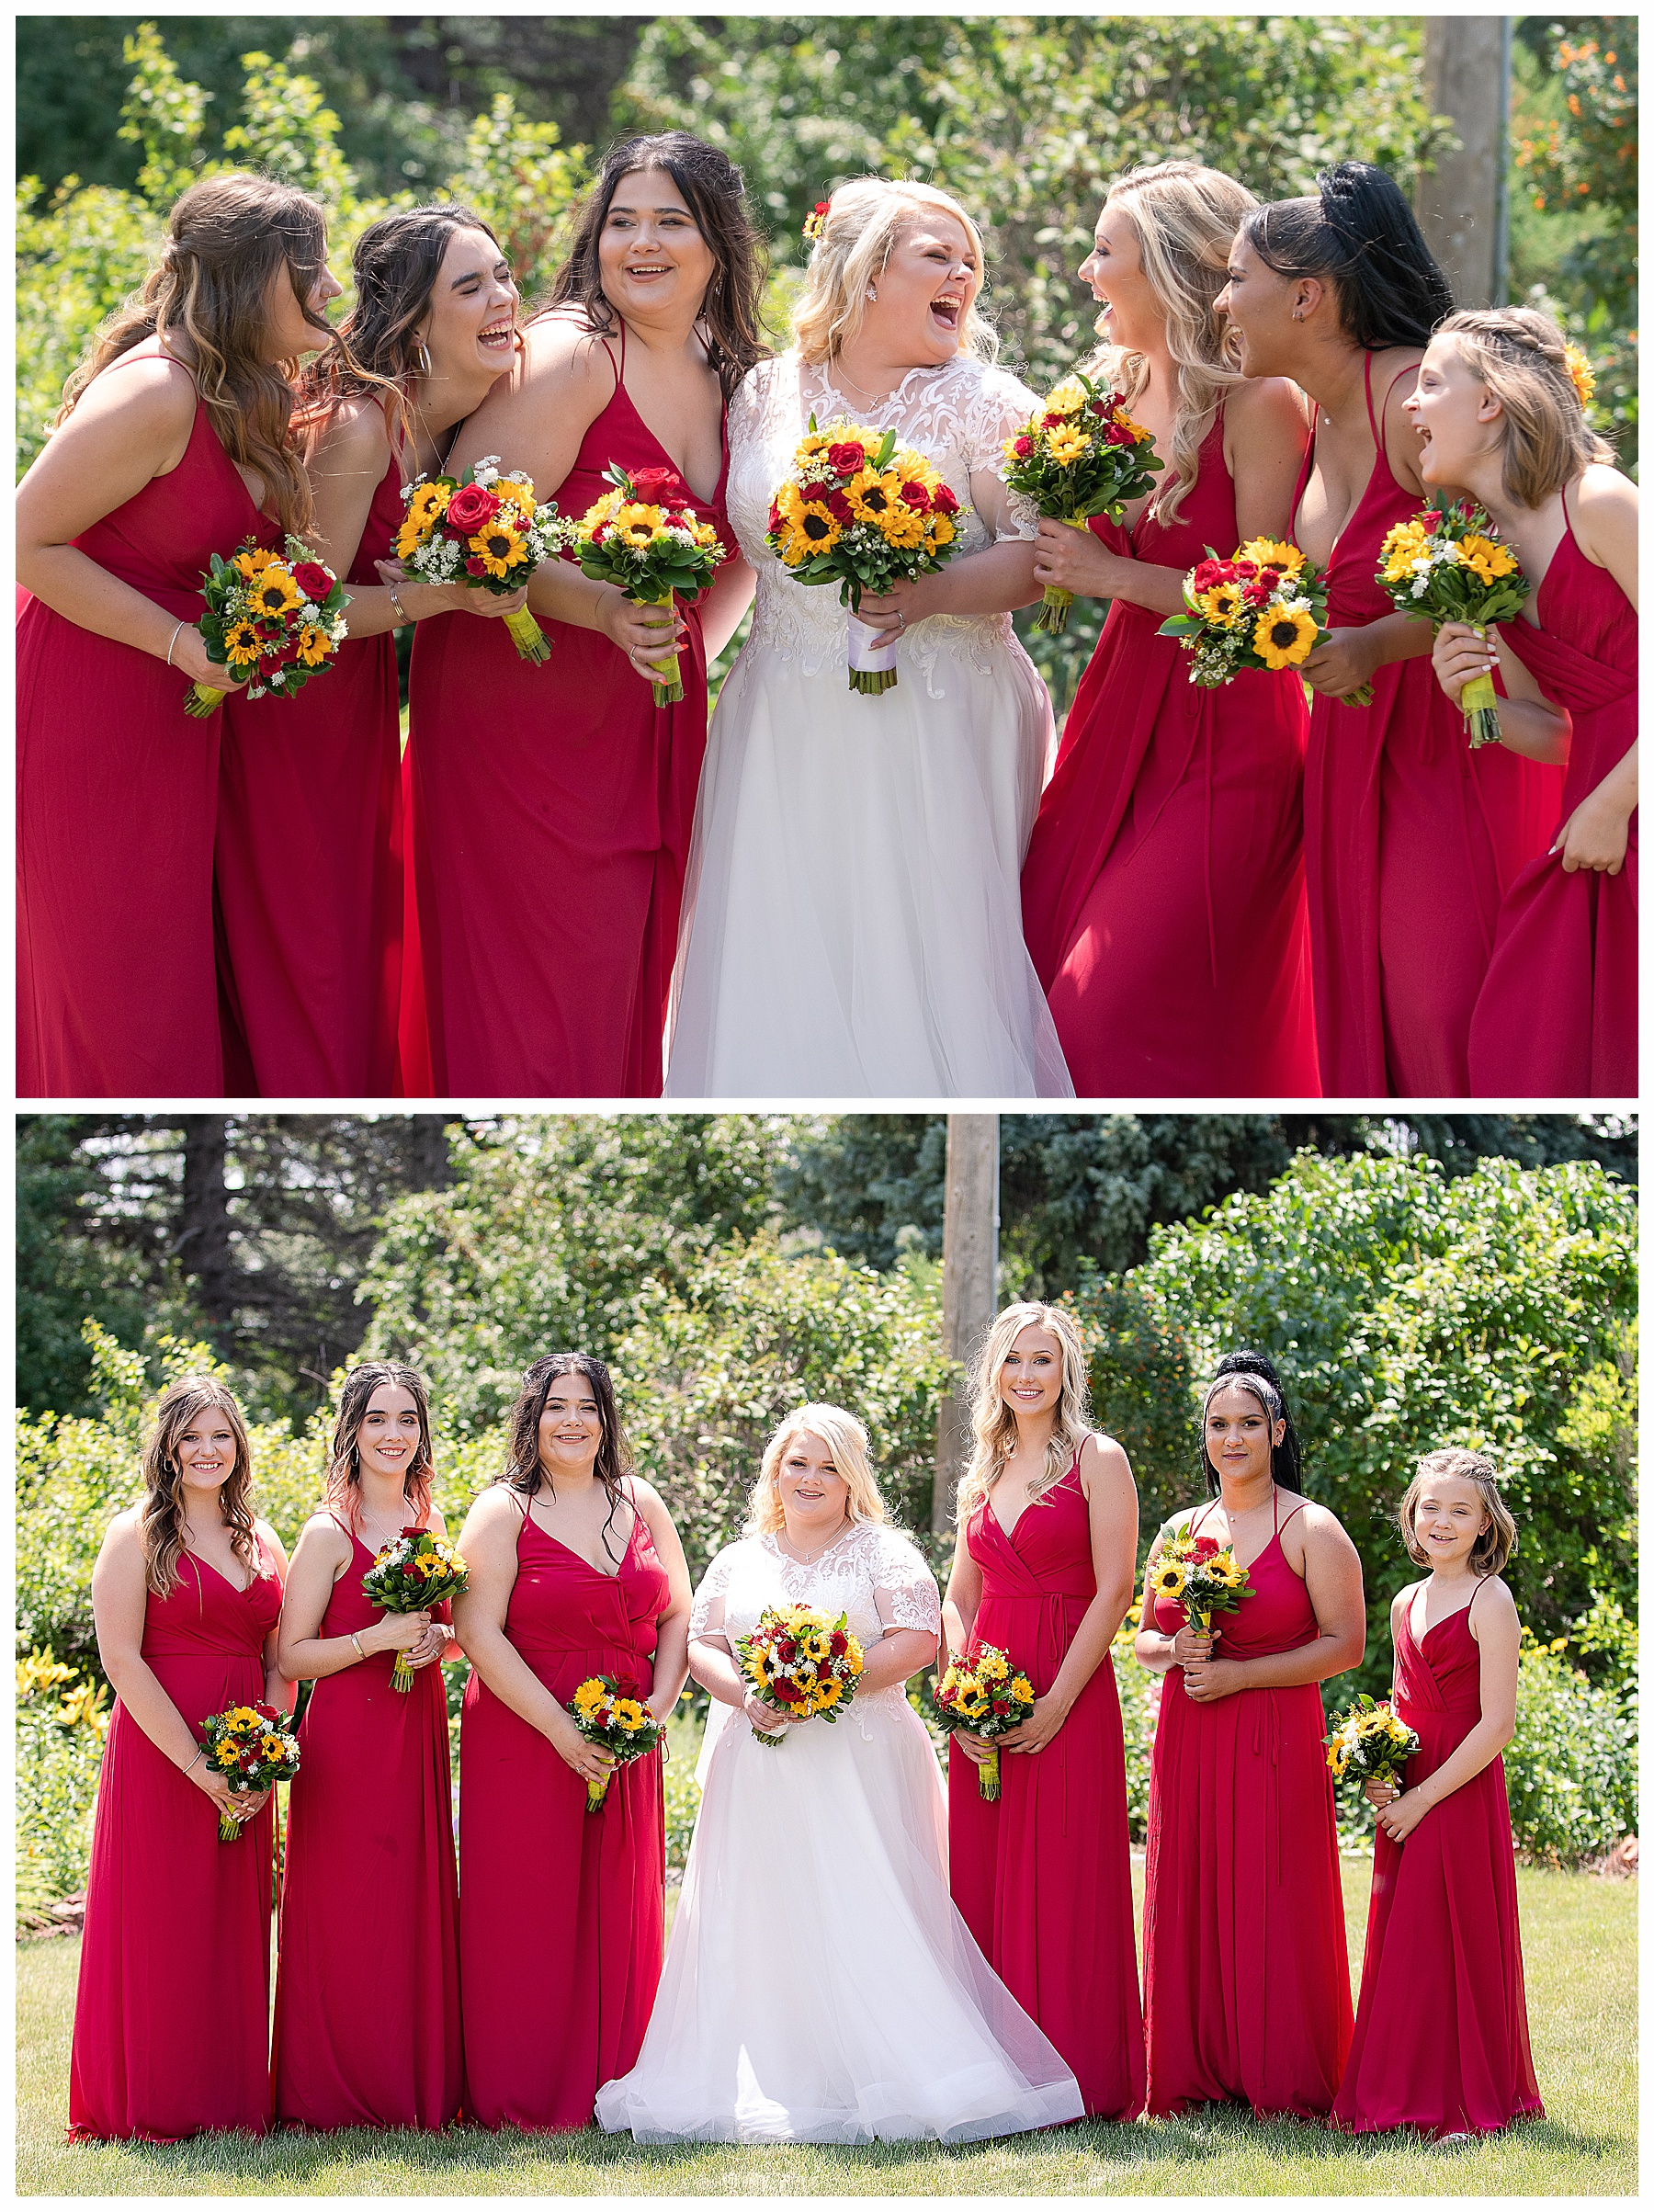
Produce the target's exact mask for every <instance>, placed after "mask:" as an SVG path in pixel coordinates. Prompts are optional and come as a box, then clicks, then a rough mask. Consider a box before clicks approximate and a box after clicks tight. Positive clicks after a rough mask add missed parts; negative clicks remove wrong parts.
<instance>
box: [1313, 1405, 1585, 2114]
mask: <svg viewBox="0 0 1654 2212" xmlns="http://www.w3.org/2000/svg"><path fill="white" fill-rule="evenodd" d="M1498 1480H1499V1478H1498V1476H1497V1475H1496V1474H1495V1473H1494V1470H1493V1469H1492V1467H1491V1466H1490V1463H1489V1462H1488V1461H1487V1460H1486V1459H1484V1458H1482V1457H1481V1456H1480V1454H1479V1453H1478V1452H1468V1451H1458V1450H1452V1449H1449V1450H1446V1451H1439V1452H1432V1453H1430V1454H1429V1456H1428V1457H1427V1458H1423V1459H1421V1460H1420V1462H1419V1471H1418V1473H1417V1474H1416V1475H1415V1476H1414V1478H1413V1480H1412V1482H1411V1483H1410V1486H1409V1488H1408V1492H1407V1495H1406V1497H1405V1498H1403V1499H1402V1501H1401V1510H1400V1514H1399V1520H1400V1524H1401V1536H1402V1540H1403V1542H1404V1543H1405V1544H1406V1546H1407V1550H1408V1556H1409V1557H1410V1559H1411V1560H1414V1561H1415V1562H1416V1564H1417V1565H1419V1566H1421V1567H1428V1568H1429V1569H1430V1573H1429V1574H1428V1576H1427V1577H1426V1578H1425V1580H1424V1581H1423V1582H1410V1583H1409V1584H1408V1586H1407V1588H1406V1589H1405V1590H1401V1591H1399V1592H1398V1593H1397V1595H1396V1599H1395V1603H1394V1604H1393V1605H1391V1607H1390V1638H1391V1640H1392V1642H1393V1643H1394V1645H1395V1650H1396V1673H1395V1685H1394V1689H1393V1691H1392V1699H1393V1704H1394V1707H1395V1710H1396V1711H1397V1712H1398V1713H1399V1715H1400V1717H1401V1719H1403V1720H1405V1721H1406V1722H1407V1724H1408V1726H1409V1727H1410V1728H1411V1729H1414V1730H1417V1731H1418V1736H1419V1750H1418V1752H1417V1753H1415V1755H1414V1756H1413V1757H1412V1758H1411V1759H1410V1760H1409V1761H1408V1763H1407V1768H1406V1773H1405V1776H1404V1779H1405V1782H1406V1787H1405V1789H1404V1790H1402V1791H1401V1792H1400V1793H1399V1794H1398V1792H1397V1791H1396V1790H1395V1789H1394V1788H1392V1787H1390V1786H1389V1784H1388V1783H1381V1782H1369V1783H1368V1784H1367V1786H1366V1794H1367V1796H1368V1797H1369V1798H1371V1799H1372V1801H1373V1803H1374V1804H1375V1805H1376V1806H1377V1807H1378V1808H1379V1813H1378V1827H1379V1833H1378V1836H1377V1838H1376V1843H1375V1845H1374V1853H1373V1896H1372V1903H1371V1906H1370V1908H1369V1911H1368V1914H1367V1936H1366V1956H1365V1958H1364V1959H1363V1961H1362V1968H1361V2002H1360V2005H1359V2006H1358V2008H1357V2010H1356V2013H1355V2035H1354V2041H1353V2042H1352V2044H1351V2046H1350V2062H1349V2065H1348V2066H1347V2067H1346V2069H1345V2070H1344V2078H1343V2081H1342V2083H1341V2084H1340V2087H1339V2092H1338V2098H1337V2101H1336V2103H1335V2104H1333V2107H1332V2117H1333V2119H1334V2120H1335V2121H1336V2122H1337V2123H1338V2124H1339V2125H1340V2126H1341V2127H1348V2128H1351V2129H1353V2130H1354V2132H1355V2133H1357V2134H1363V2133H1365V2132H1366V2131H1367V2130H1369V2129H1373V2128H1381V2127H1419V2128H1422V2129H1423V2131H1424V2132H1425V2133H1426V2134H1427V2135H1432V2136H1437V2137H1440V2138H1444V2139H1448V2140H1452V2139H1458V2140H1463V2139H1464V2138H1465V2137H1466V2136H1467V2135H1469V2134H1471V2133H1477V2134H1482V2133H1491V2132H1492V2131H1494V2130H1495V2129H1498V2128H1501V2127H1507V2126H1508V2125H1509V2123H1510V2122H1511V2121H1512V2120H1513V2119H1516V2118H1517V2117H1519V2116H1521V2115H1523V2114H1527V2113H1533V2114H1542V2113H1543V2112H1544V2110H1545V2107H1544V2105H1543V2104H1541V2103H1540V2101H1539V2083H1538V2082H1537V2081H1536V2079H1535V2074H1534V2059H1533V2053H1532V2051H1531V2050H1530V2049H1529V2048H1528V2023H1527V1999H1526V1996H1525V1994H1524V1990H1523V1982H1522V1933H1521V1930H1520V1928H1519V1927H1518V1926H1517V1921H1516V1860H1515V1854H1514V1853H1513V1851H1512V1847H1511V1809H1510V1806H1509V1803H1508V1802H1507V1800H1506V1798H1505V1780H1504V1761H1503V1760H1502V1759H1501V1756H1500V1753H1501V1751H1502V1750H1503V1748H1504V1746H1505V1745H1506V1744H1507V1743H1508V1742H1509V1741H1511V1738H1512V1735H1513V1734H1514V1732H1515V1728H1516V1660H1517V1650H1518V1647H1519V1646H1520V1644H1521V1641H1522V1624H1521V1622H1520V1621H1519V1620H1518V1619H1517V1617H1516V1607H1515V1605H1514V1603H1513V1601H1512V1597H1511V1593H1510V1591H1509V1589H1508V1588H1507V1587H1506V1585H1505V1584H1504V1583H1503V1582H1501V1580H1500V1570H1501V1567H1502V1566H1503V1565H1504V1563H1505V1561H1506V1560H1508V1559H1509V1558H1510V1556H1511V1554H1512V1552H1513V1551H1514V1550H1515V1548H1516V1524H1515V1522H1514V1521H1513V1520H1512V1518H1511V1514H1510V1509H1509V1508H1508V1507H1507V1506H1506V1504H1505V1503H1504V1500H1503V1499H1502V1498H1501V1496H1500V1494H1499V1489H1498ZM1404 1843H1405V1845H1406V1849H1405V1850H1404V1849H1403V1848H1402V1845H1403V1844H1404Z"/></svg>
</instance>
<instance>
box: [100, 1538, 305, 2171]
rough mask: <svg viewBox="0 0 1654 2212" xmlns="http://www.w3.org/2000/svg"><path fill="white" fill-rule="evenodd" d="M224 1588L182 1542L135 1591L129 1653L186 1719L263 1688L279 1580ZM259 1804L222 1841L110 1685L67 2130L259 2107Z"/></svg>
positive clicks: (170, 2132)
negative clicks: (148, 1585)
mask: <svg viewBox="0 0 1654 2212" xmlns="http://www.w3.org/2000/svg"><path fill="white" fill-rule="evenodd" d="M261 1565H262V1567H263V1571H262V1572H260V1573H259V1574H258V1575H257V1576H256V1577H255V1579H254V1580H253V1581H252V1582H250V1583H249V1584H248V1586H247V1588H246V1589H245V1590H238V1589H237V1588H236V1587H235V1585H234V1583H233V1582H226V1581H225V1579H224V1577H223V1576H222V1575H221V1573H220V1572H219V1571H218V1570H217V1568H216V1567H211V1566H209V1565H208V1564H207V1563H206V1561H205V1560H198V1559H197V1558H196V1557H195V1555H194V1554H193V1553H192V1552H186V1553H185V1555H184V1556H183V1558H182V1559H181V1560H179V1562H178V1574H179V1580H178V1582H176V1584H175V1585H174V1587H173V1590H172V1593H171V1594H170V1595H169V1596H166V1597H157V1596H156V1595H155V1594H154V1593H153V1591H152V1592H151V1593H150V1596H149V1603H148V1605H147V1606H146V1607H145V1610H144V1621H143V1643H142V1652H143V1657H144V1659H145V1660H146V1661H147V1662H148V1663H149V1665H150V1667H151V1668H152V1669H153V1673H154V1675H155V1679H156V1680H157V1681H158V1682H159V1683H160V1685H161V1687H162V1688H163V1689H164V1691H165V1692H166V1695H167V1696H169V1697H170V1698H171V1699H172V1701H173V1703H174V1704H175V1705H176V1707H177V1708H178V1710H179V1712H180V1713H181V1714H182V1715H183V1717H184V1719H186V1720H187V1722H188V1723H189V1726H190V1728H191V1729H192V1730H196V1731H197V1732H199V1729H200V1724H201V1722H202V1721H203V1720H205V1719H208V1718H209V1716H210V1715H211V1714H213V1713H221V1712H223V1711H224V1710H225V1708H226V1707H229V1706H232V1705H247V1704H251V1703H252V1702H253V1701H254V1700H255V1699H257V1698H261V1697H262V1696H264V1679H265V1678H264V1662H263V1657H262V1654H263V1650H264V1645H265V1639H266V1637H267V1636H268V1635H269V1633H270V1630H271V1629H272V1628H274V1627H275V1626H276V1621H277V1616H278V1614H279V1613H280V1611H281V1584H280V1583H279V1582H278V1580H277V1579H276V1576H275V1575H274V1574H273V1573H272V1572H270V1571H269V1565H268V1561H267V1560H263V1561H261ZM273 1828H274V1822H273V1818H272V1812H271V1808H270V1807H269V1806H268V1805H266V1807H265V1809H264V1810H263V1811H262V1812H261V1813H259V1814H258V1816H257V1817H256V1819H255V1820H251V1821H248V1822H247V1824H246V1826H245V1827H244V1829H243V1830H242V1832H241V1834H240V1835H239V1836H237V1837H236V1839H235V1841H234V1842H233V1843H220V1841H219V1816H218V1808H217V1807H216V1806H215V1805H214V1804H213V1802H212V1800H211V1798H209V1797H208V1796H207V1794H206V1792H205V1791H204V1790H201V1789H198V1788H197V1787H196V1785H195V1784H194V1783H193V1782H188V1781H186V1780H185V1778H184V1776H183V1775H181V1774H180V1773H179V1771H178V1769H177V1768H176V1766H175V1765H174V1764H173V1763H172V1761H171V1760H170V1759H168V1758H166V1757H165V1756H164V1754H163V1753H161V1752H158V1751H157V1750H156V1749H155V1746H154V1745H153V1743H152V1742H151V1741H150V1740H149V1738H148V1737H147V1736H146V1735H145V1734H144V1732H143V1730H142V1729H141V1728H140V1727H139V1726H138V1723H137V1722H136V1721H135V1720H134V1719H132V1717H131V1715H130V1713H129V1712H128V1711H127V1709H126V1707H124V1706H123V1705H121V1704H120V1703H119V1700H117V1702H116V1706H115V1711H114V1715H113V1717H112V1719H111V1720H110V1722H109V1735H108V1743H107V1744H106V1746H105V1748H104V1760H103V1773H102V1775H101V1777H100V1779H99V1782H98V1787H97V1816H96V1824H95V1826H94V1828H93V1832H92V1865H91V1870H90V1872H89V1873H88V1875H87V1877H86V1932H85V1938H84V1940H83V1942H82V1945H81V1961H80V1987H79V1989H78V1991H76V1994H75V2000H74V2048H73V2049H72V2051H71V2054H70V2059H69V2132H70V2135H71V2137H121V2138H125V2137H133V2136H136V2137H138V2138H141V2139H142V2140H143V2141H145V2142H153V2143H170V2142H176V2140H177V2139H178V2138H180V2137H181V2136H187V2135H195V2134H197V2133H198V2131H199V2130H200V2129H201V2128H203V2127H246V2128H251V2129H252V2131H253V2132H254V2133H255V2135H262V2134H263V2133H264V2131H265V2129H266V2127H268V2125H269V2119H270V2062H269V2021H270V2011H269V2007H270V1855H271V1841H272V1835H273Z"/></svg>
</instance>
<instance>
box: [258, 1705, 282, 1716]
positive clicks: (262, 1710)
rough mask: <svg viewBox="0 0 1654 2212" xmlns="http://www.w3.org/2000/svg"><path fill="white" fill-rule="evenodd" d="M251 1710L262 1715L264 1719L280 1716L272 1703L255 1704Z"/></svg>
mask: <svg viewBox="0 0 1654 2212" xmlns="http://www.w3.org/2000/svg"><path fill="white" fill-rule="evenodd" d="M253 1710H254V1711H255V1713H258V1714H260V1715H262V1716H263V1718H264V1719H266V1720H276V1719H279V1718H280V1716H279V1714H278V1712H277V1710H276V1707H274V1706H273V1705H255V1707H253Z"/></svg>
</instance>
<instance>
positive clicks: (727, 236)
mask: <svg viewBox="0 0 1654 2212" xmlns="http://www.w3.org/2000/svg"><path fill="white" fill-rule="evenodd" d="M642 169H664V170H665V172H666V174H667V176H670V177H671V179H672V181H673V183H674V185H675V186H676V187H677V188H678V190H679V191H680V192H681V193H682V194H683V196H684V204H685V207H686V208H687V209H688V210H689V212H690V214H691V215H693V216H694V218H695V224H696V228H697V230H698V231H699V233H700V234H701V237H702V238H703V240H704V241H705V242H706V245H707V248H708V252H709V253H710V254H711V255H712V262H713V268H712V274H711V276H710V278H708V283H707V289H706V293H705V296H704V298H703V299H702V301H701V308H700V314H699V316H698V317H697V322H696V328H697V330H698V331H699V333H700V335H701V340H702V343H703V344H704V345H705V346H706V348H707V359H708V363H709V364H710V366H711V367H712V369H714V371H715V372H716V374H717V377H718V380H719V384H720V385H721V387H722V389H723V395H724V400H725V403H726V404H727V403H728V402H729V401H730V399H731V397H732V396H733V394H734V391H735V387H736V385H737V384H739V383H740V381H741V380H742V377H743V376H745V374H746V372H747V370H748V369H751V368H753V367H754V366H755V364H756V363H758V362H759V361H762V360H765V359H766V358H767V357H768V355H769V350H770V349H769V347H768V346H766V345H765V343H764V336H763V323H762V318H761V313H760V308H761V303H762V301H763V298H764V287H765V278H766V277H767V276H768V273H769V256H768V255H767V254H766V252H765V246H764V241H763V238H762V236H761V234H760V233H759V231H758V229H757V226H756V225H755V224H754V222H753V218H752V214H751V212H750V211H749V210H748V207H747V202H746V187H745V184H744V182H743V180H742V174H741V171H740V170H739V169H738V168H737V167H736V166H735V164H734V163H733V162H732V161H731V159H730V157H729V155H728V154H727V153H719V150H718V148H717V147H716V146H708V144H707V142H706V141H705V140H704V139H699V138H696V137H695V136H694V135H693V133H691V132H690V131H687V130H663V131H661V132H659V133H658V134H657V135H655V136H652V137H644V138H628V139H622V140H621V142H619V144H618V145H616V146H611V147H610V148H609V150H608V152H607V153H606V154H605V155H604V157H603V166H602V168H601V169H600V170H599V171H598V173H597V181H596V183H595V185H594V186H593V187H592V189H591V190H590V192H588V193H587V195H586V197H585V199H584V200H583V202H582V203H581V206H580V208H579V209H578V210H577V211H576V214H575V218H574V238H573V244H572V245H571V247H570V249H569V257H568V259H567V260H566V261H565V262H564V263H563V266H562V267H561V269H560V270H559V271H558V275H557V280H556V282H555V283H554V284H553V286H552V288H551V296H550V298H549V300H548V301H546V302H545V310H546V312H550V311H551V310H553V309H556V308H561V307H573V308H577V309H578V310H579V312H580V315H581V319H582V320H583V323H584V324H585V327H586V329H587V330H589V331H591V332H593V333H594V334H595V335H598V336H603V335H606V334H607V333H608V332H610V331H612V330H615V329H617V327H618V324H619V320H620V318H619V314H618V312H617V309H616V308H615V306H614V303H613V302H612V301H610V299H609V297H608V295H607V293H606V292H605V290H604V289H603V269H602V266H601V263H600V262H599V259H598V253H597V248H598V243H599V241H600V240H601V238H602V236H603V226H604V224H605V223H606V222H607V221H608V213H609V208H610V206H611V204H612V202H613V200H614V197H615V192H616V189H617V187H618V185H619V184H620V181H621V179H622V178H623V177H627V176H636V175H637V174H638V172H639V171H640V170H642Z"/></svg>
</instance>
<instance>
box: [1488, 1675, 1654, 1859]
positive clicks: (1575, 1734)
mask: <svg viewBox="0 0 1654 2212" xmlns="http://www.w3.org/2000/svg"><path fill="white" fill-rule="evenodd" d="M1561 1640H1562V1639H1560V1638H1558V1639H1555V1643H1554V1644H1553V1645H1552V1646H1551V1647H1548V1648H1547V1647H1546V1646H1545V1645H1542V1644H1537V1643H1535V1641H1534V1639H1532V1638H1531V1637H1527V1636H1524V1639H1523V1652H1522V1662H1521V1673H1520V1679H1519V1681H1518V1684H1517V1690H1516V1733H1515V1735H1514V1736H1513V1737H1512V1740H1511V1741H1510V1744H1509V1745H1508V1746H1507V1748H1506V1751H1505V1754H1504V1765H1505V1787H1506V1788H1507V1789H1508V1790H1509V1792H1510V1798H1511V1826H1512V1829H1513V1830H1514V1832H1515V1836H1516V1842H1517V1845H1518V1847H1519V1848H1520V1849H1521V1850H1523V1851H1526V1852H1530V1853H1531V1854H1532V1855H1534V1856H1535V1858H1544V1859H1555V1860H1559V1861H1561V1862H1563V1863H1564V1864H1566V1863H1567V1862H1569V1861H1570V1860H1576V1859H1581V1858H1589V1857H1591V1856H1592V1855H1594V1854H1597V1853H1600V1852H1604V1851H1607V1850H1609V1849H1610V1848H1611V1847H1612V1846H1613V1845H1614V1843H1618V1841H1619V1840H1620V1838H1621V1837H1622V1836H1626V1835H1634V1834H1635V1833H1636V1832H1637V1707H1636V1703H1635V1699H1634V1698H1632V1697H1627V1696H1616V1695H1615V1693H1614V1691H1612V1690H1609V1689H1605V1688H1603V1687H1601V1686H1599V1685H1597V1684H1594V1683H1592V1682H1590V1681H1588V1680H1587V1679H1586V1677H1585V1676H1584V1675H1583V1674H1581V1673H1580V1671H1579V1669H1578V1668H1577V1667H1570V1666H1569V1664H1568V1662H1567V1661H1566V1660H1565V1659H1563V1658H1562V1657H1561V1656H1560V1655H1559V1652H1558V1650H1557V1649H1556V1648H1555V1646H1556V1644H1559V1643H1560V1642H1561Z"/></svg>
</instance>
